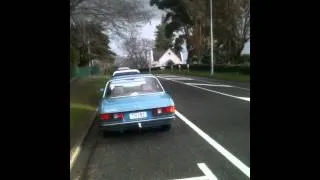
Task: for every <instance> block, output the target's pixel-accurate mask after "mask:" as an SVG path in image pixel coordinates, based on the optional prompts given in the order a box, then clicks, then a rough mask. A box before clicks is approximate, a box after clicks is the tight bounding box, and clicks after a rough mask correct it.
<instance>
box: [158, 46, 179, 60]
mask: <svg viewBox="0 0 320 180" xmlns="http://www.w3.org/2000/svg"><path fill="white" fill-rule="evenodd" d="M168 50H171V51H172V52H173V53H174V54H175V55H176V56H177V57H178V58H179V60H180V61H181V58H180V56H179V55H177V54H176V53H175V51H174V50H172V49H170V48H169V49H167V50H158V49H157V50H154V51H153V61H159V59H160V58H161V57H162V56H163V55H164V54H165V53H166V52H167V51H168Z"/></svg>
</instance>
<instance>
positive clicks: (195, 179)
mask: <svg viewBox="0 0 320 180" xmlns="http://www.w3.org/2000/svg"><path fill="white" fill-rule="evenodd" d="M174 180H209V178H208V177H207V176H199V177H190V178H181V179H174Z"/></svg>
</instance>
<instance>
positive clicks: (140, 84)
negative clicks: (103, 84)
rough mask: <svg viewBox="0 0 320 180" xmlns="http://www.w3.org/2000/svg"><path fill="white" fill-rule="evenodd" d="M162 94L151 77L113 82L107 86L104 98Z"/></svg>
mask: <svg viewBox="0 0 320 180" xmlns="http://www.w3.org/2000/svg"><path fill="white" fill-rule="evenodd" d="M157 92H163V89H162V87H161V85H160V84H159V82H158V80H157V79H155V78H153V77H143V78H141V77H138V78H126V79H118V80H113V81H111V82H110V83H109V84H108V87H107V92H106V96H107V97H119V96H135V95H142V94H149V93H157Z"/></svg>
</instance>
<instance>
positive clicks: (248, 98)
mask: <svg viewBox="0 0 320 180" xmlns="http://www.w3.org/2000/svg"><path fill="white" fill-rule="evenodd" d="M159 78H161V77H159ZM162 79H165V78H162ZM167 80H168V79H167ZM170 81H173V82H176V83H180V84H184V85H187V86H192V87H195V88H198V89H202V90H205V91H209V92H213V93H217V94H221V95H224V96H228V97H232V98H236V99H241V100H244V101H249V102H250V97H240V96H234V95H230V94H226V93H222V92H219V91H214V90H211V89H206V88H203V87H198V86H194V85H191V84H186V83H183V82H179V81H176V80H172V79H170Z"/></svg>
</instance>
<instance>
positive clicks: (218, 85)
mask: <svg viewBox="0 0 320 180" xmlns="http://www.w3.org/2000/svg"><path fill="white" fill-rule="evenodd" d="M185 84H187V85H194V86H215V87H233V86H230V85H225V84H201V83H185Z"/></svg>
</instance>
